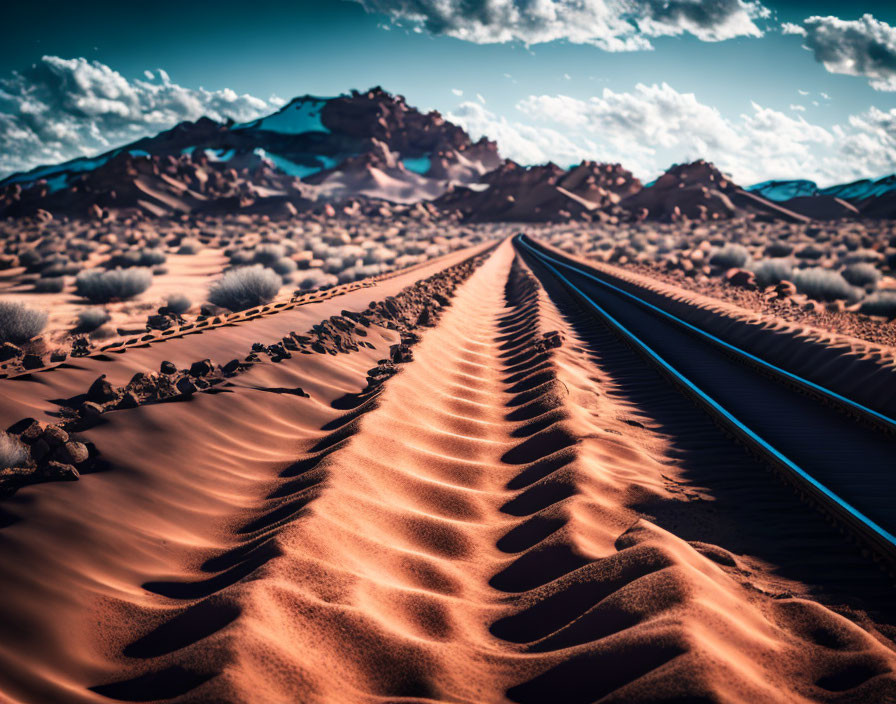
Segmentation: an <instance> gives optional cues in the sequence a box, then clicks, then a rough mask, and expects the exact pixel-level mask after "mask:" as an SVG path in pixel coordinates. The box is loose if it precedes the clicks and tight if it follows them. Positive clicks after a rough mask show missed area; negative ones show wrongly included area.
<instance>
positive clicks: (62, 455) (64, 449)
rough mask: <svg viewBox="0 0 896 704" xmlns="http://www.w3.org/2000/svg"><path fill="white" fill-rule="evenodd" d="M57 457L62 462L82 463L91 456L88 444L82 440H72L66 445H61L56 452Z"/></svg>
mask: <svg viewBox="0 0 896 704" xmlns="http://www.w3.org/2000/svg"><path fill="white" fill-rule="evenodd" d="M54 456H55V458H56V459H57V460H58V461H59V462H61V463H62V464H75V465H76V464H81V463H82V462H86V461H87V458H88V457H90V453H89V452H88V451H87V446H86V445H85V444H84V443H82V442H77V441H75V440H70V441H69V442H67V443H65V444H64V445H60V446H59V448H58V449H57V450H56V452H55V454H54Z"/></svg>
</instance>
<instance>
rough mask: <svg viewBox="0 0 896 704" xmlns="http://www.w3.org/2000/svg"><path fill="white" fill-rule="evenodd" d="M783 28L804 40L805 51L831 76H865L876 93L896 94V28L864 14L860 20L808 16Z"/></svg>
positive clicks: (784, 25)
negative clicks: (800, 23) (799, 22)
mask: <svg viewBox="0 0 896 704" xmlns="http://www.w3.org/2000/svg"><path fill="white" fill-rule="evenodd" d="M781 29H782V31H783V32H784V33H785V34H798V35H800V36H802V37H805V39H804V42H805V46H806V48H808V49H809V50H810V51H812V53H813V54H814V55H815V60H816V61H818V62H819V63H821V64H822V65H824V67H825V68H826V69H827V70H828V71H830V72H831V73H840V74H846V75H848V76H864V77H866V78H867V79H868V82H869V83H870V84H871V87H872V88H874V89H875V90H881V91H896V27H891V26H890V25H888V24H887V23H886V22H882V21H880V20H877V19H875V18H874V17H873V16H872V15H869V14H865V15H862V17H861V18H860V19H857V20H842V19H840V18H839V17H831V16H828V17H818V16H814V17H808V18H806V19H805V20H803V23H802V25H795V24H791V23H789V22H785V23H784V24H783V25H782V26H781Z"/></svg>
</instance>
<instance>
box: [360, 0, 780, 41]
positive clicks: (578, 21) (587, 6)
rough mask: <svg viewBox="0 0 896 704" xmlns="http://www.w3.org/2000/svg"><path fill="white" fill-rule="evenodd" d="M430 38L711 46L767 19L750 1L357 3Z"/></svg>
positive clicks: (755, 30) (752, 33)
mask: <svg viewBox="0 0 896 704" xmlns="http://www.w3.org/2000/svg"><path fill="white" fill-rule="evenodd" d="M355 2H358V3H360V4H361V5H363V7H364V8H365V9H366V10H367V11H368V12H373V13H382V14H385V15H388V16H389V17H390V18H391V20H392V21H393V22H395V23H399V24H407V25H410V26H413V27H415V28H417V29H421V30H425V31H427V32H429V33H431V34H438V35H446V36H450V37H455V38H457V39H462V40H464V41H469V42H474V43H477V44H493V43H503V42H510V41H519V42H522V43H524V44H527V45H531V44H542V43H545V42H550V41H555V40H558V39H563V40H567V41H570V42H573V43H575V44H592V45H594V46H597V47H599V48H601V49H604V50H606V51H637V50H642V49H650V48H652V45H651V43H650V39H651V38H654V37H665V36H678V35H681V34H690V35H692V36H694V37H696V38H697V39H700V40H702V41H707V42H715V41H722V40H725V39H732V38H734V37H742V36H748V37H759V36H762V30H761V29H760V28H759V26H757V24H756V20H757V19H762V18H766V17H768V16H769V14H770V13H769V11H768V9H767V8H765V7H764V6H763V5H762V4H761V3H760V2H758V1H753V0H355Z"/></svg>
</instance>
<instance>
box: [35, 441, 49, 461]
mask: <svg viewBox="0 0 896 704" xmlns="http://www.w3.org/2000/svg"><path fill="white" fill-rule="evenodd" d="M49 454H50V446H49V445H48V444H47V441H46V440H44V439H43V438H41V439H40V440H38V441H37V442H35V443H34V444H33V445H32V446H31V459H32V460H34V461H35V462H41V461H43V459H44V458H45V457H46V456H47V455H49Z"/></svg>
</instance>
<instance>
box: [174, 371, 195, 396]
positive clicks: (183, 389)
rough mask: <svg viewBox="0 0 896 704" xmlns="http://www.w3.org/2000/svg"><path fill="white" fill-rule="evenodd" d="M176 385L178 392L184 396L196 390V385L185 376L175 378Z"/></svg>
mask: <svg viewBox="0 0 896 704" xmlns="http://www.w3.org/2000/svg"><path fill="white" fill-rule="evenodd" d="M176 387H177V390H178V392H179V393H181V394H183V395H184V396H191V395H192V394H194V393H196V391H197V387H196V385H195V384H194V383H193V382H192V381H190V380H189V379H188V378H187V377H185V376H184V377H181V378H180V379H178V380H177V384H176Z"/></svg>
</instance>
